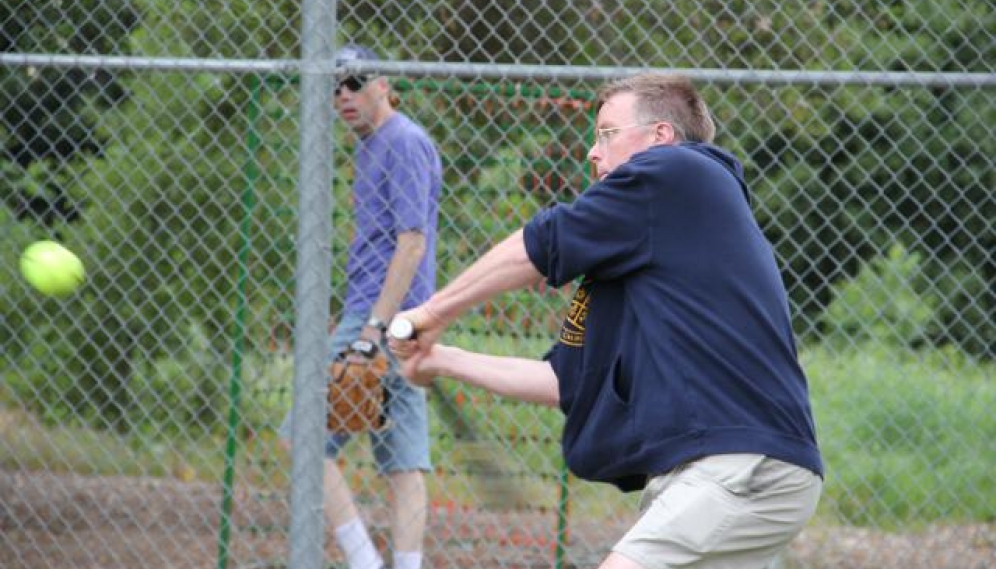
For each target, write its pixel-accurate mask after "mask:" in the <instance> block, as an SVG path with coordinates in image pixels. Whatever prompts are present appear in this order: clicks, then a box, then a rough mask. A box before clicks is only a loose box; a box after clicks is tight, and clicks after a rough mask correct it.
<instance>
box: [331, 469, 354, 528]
mask: <svg viewBox="0 0 996 569" xmlns="http://www.w3.org/2000/svg"><path fill="white" fill-rule="evenodd" d="M325 514H326V515H327V516H328V520H329V522H331V523H332V529H335V528H337V527H340V526H343V525H345V524H347V523H349V522H351V521H353V520H355V519H356V518H358V517H359V516H360V512H359V510H357V509H356V504H355V503H354V502H353V494H352V492H350V491H349V486H348V485H347V484H346V479H345V477H343V475H342V471H341V470H339V465H338V464H336V462H335V461H334V460H331V459H325Z"/></svg>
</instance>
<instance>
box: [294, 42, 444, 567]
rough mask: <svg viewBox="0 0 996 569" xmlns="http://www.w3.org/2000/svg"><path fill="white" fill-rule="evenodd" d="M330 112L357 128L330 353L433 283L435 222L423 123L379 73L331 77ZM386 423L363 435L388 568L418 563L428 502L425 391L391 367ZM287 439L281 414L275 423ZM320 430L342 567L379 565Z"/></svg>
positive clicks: (362, 336)
mask: <svg viewBox="0 0 996 569" xmlns="http://www.w3.org/2000/svg"><path fill="white" fill-rule="evenodd" d="M336 57H337V62H339V63H342V62H345V61H348V60H356V59H364V60H376V59H377V55H376V54H375V53H374V52H372V51H370V50H369V49H367V48H364V47H359V46H346V47H344V48H343V49H342V50H340V52H339V53H338V54H337V56H336ZM334 104H335V108H336V111H337V112H338V116H339V118H340V119H341V120H342V121H343V122H344V123H346V124H347V125H348V126H349V127H350V128H351V129H352V130H353V131H354V132H355V133H356V134H357V135H358V140H357V145H356V151H355V155H354V159H355V169H354V171H355V176H354V181H353V204H354V215H355V220H356V223H355V234H354V237H353V239H352V242H351V243H350V246H349V261H348V263H347V267H346V272H347V279H348V285H347V289H346V299H345V304H344V306H343V313H342V316H341V318H340V320H339V323H338V325H337V326H336V329H335V332H334V333H333V335H332V338H331V341H330V361H331V357H333V356H334V355H335V354H337V353H339V352H341V351H343V350H344V349H345V348H346V347H348V346H350V345H351V344H352V343H354V342H355V341H358V340H359V341H360V342H369V343H368V344H366V346H374V347H375V349H376V347H377V346H380V348H379V349H385V347H384V340H385V338H384V331H385V330H386V324H385V323H386V322H389V321H390V320H391V319H392V318H393V317H394V314H395V313H396V312H398V311H400V310H406V309H410V308H413V307H415V306H418V305H419V304H421V303H423V302H425V301H426V300H428V299H429V297H430V296H431V295H432V293H433V291H434V289H435V274H436V225H437V217H438V210H439V205H438V202H439V192H440V188H441V186H442V162H441V160H440V157H439V152H438V150H437V149H436V146H435V144H434V143H433V142H432V140H431V139H430V138H429V136H428V135H427V134H426V132H425V130H424V129H423V128H422V127H421V126H419V125H418V124H416V123H415V122H413V121H412V120H411V119H409V118H408V117H407V116H405V115H403V114H402V113H399V112H397V111H396V110H395V108H394V107H395V106H396V104H397V97H396V95H394V93H393V92H392V90H391V86H390V84H389V82H388V80H387V79H386V78H384V77H370V76H350V77H340V78H339V79H338V82H337V85H336V89H335V100H334ZM385 384H386V386H387V388H388V390H389V392H390V398H389V404H388V414H389V416H390V423H389V425H390V426H389V427H388V428H387V429H385V430H383V431H380V432H376V433H371V435H370V437H371V447H372V449H373V453H374V457H375V458H376V461H377V468H378V472H379V473H380V474H381V475H383V476H385V477H386V478H387V481H388V487H389V488H390V491H391V493H392V499H391V507H392V519H391V531H392V540H393V544H392V546H393V547H392V549H393V554H392V558H393V562H394V569H419V568H420V567H421V563H422V538H423V534H424V531H425V522H426V514H427V509H428V500H427V494H426V489H425V481H424V475H423V473H424V472H425V471H428V470H429V469H430V468H431V464H430V462H429V427H428V419H427V410H426V398H425V391H424V389H422V388H419V387H416V386H413V385H411V384H409V383H408V382H406V381H404V380H403V379H402V378H401V377H400V376H399V375H398V373H397V367H396V365H395V366H394V368H393V369H392V373H391V374H390V376H389V377H388V378H386V379H385ZM281 431H282V435H283V437H284V439H285V440H288V441H289V439H290V432H291V431H290V414H288V416H287V419H286V420H285V421H284V425H283V427H282V428H281ZM348 440H349V436H348V435H346V434H343V433H329V435H328V439H327V441H326V445H325V452H326V461H325V499H326V504H325V513H326V515H327V516H328V519H329V521H330V523H331V525H332V527H333V529H334V533H335V537H336V541H337V542H338V544H339V546H340V547H341V548H342V550H343V552H344V553H345V554H346V558H347V561H348V563H349V567H350V569H382V568H383V566H384V565H383V559H382V557H381V555H380V553H379V552H378V551H377V549H376V548H375V546H374V544H373V542H372V540H371V539H370V536H369V534H368V532H367V530H366V527H365V526H364V524H363V521H362V519H361V518H360V516H359V512H358V510H357V507H356V504H355V502H354V500H353V496H352V493H351V492H350V489H349V487H348V486H347V484H346V481H345V479H344V477H343V476H342V473H341V471H340V469H339V467H338V465H337V464H336V462H335V457H336V456H337V455H338V454H339V451H340V450H341V449H342V447H343V446H344V445H345V444H346V443H347V442H348Z"/></svg>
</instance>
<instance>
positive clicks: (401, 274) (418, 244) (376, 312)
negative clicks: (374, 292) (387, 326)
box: [370, 231, 425, 322]
mask: <svg viewBox="0 0 996 569" xmlns="http://www.w3.org/2000/svg"><path fill="white" fill-rule="evenodd" d="M424 256H425V236H423V235H422V234H421V233H419V232H415V231H409V232H405V233H401V234H400V235H398V244H397V247H396V248H395V250H394V255H393V256H392V257H391V262H390V263H389V264H388V267H387V276H386V277H385V278H384V286H383V287H382V288H381V292H380V296H378V297H377V301H376V302H375V303H374V305H373V308H372V309H371V311H370V313H371V316H376V317H377V318H379V319H380V320H382V321H384V322H388V321H389V320H390V319H391V318H392V317H393V316H394V314H395V313H396V312H397V311H398V308H400V306H401V303H402V302H403V301H404V299H405V295H406V294H408V290H409V289H410V288H411V286H412V281H413V280H414V279H415V274H416V273H417V272H418V266H419V264H420V263H421V262H422V257H424Z"/></svg>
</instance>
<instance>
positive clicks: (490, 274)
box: [426, 229, 543, 322]
mask: <svg viewBox="0 0 996 569" xmlns="http://www.w3.org/2000/svg"><path fill="white" fill-rule="evenodd" d="M542 278H543V275H542V274H540V272H539V271H537V270H536V267H535V266H533V264H532V262H531V261H530V260H529V256H528V255H527V254H526V246H525V242H524V241H523V237H522V230H521V229H520V230H518V231H516V232H515V233H513V234H511V235H509V236H508V237H507V238H505V240H503V241H502V242H501V243H499V244H498V245H495V246H494V247H493V248H492V249H491V250H490V251H488V252H487V253H485V254H484V256H482V257H481V258H480V259H478V260H477V261H476V262H475V263H474V264H473V265H471V266H470V267H469V268H467V269H466V270H465V271H464V272H463V273H461V274H460V276H458V277H457V278H456V279H454V280H453V281H452V282H450V284H448V285H446V287H444V288H443V289H442V290H440V291H439V292H437V293H436V294H434V295H433V296H432V298H431V299H430V300H429V301H428V302H427V303H426V306H427V308H428V309H429V310H430V311H431V312H432V314H433V315H435V316H436V317H437V318H439V319H441V320H442V321H443V322H452V321H453V320H455V319H456V318H457V317H459V316H460V315H461V314H463V313H464V312H465V311H466V310H467V309H468V308H470V307H472V306H475V305H477V304H479V303H481V302H483V301H485V300H487V299H489V298H492V297H494V296H495V295H497V294H499V293H502V292H506V291H510V290H516V289H520V288H523V287H526V286H528V285H531V284H535V283H537V282H539V281H540V280H541V279H542Z"/></svg>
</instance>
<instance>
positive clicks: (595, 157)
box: [588, 142, 602, 164]
mask: <svg viewBox="0 0 996 569" xmlns="http://www.w3.org/2000/svg"><path fill="white" fill-rule="evenodd" d="M601 159H602V155H601V152H600V149H599V147H598V143H597V142H596V143H594V144H592V145H591V148H589V149H588V162H591V163H592V164H598V162H599V161H601Z"/></svg>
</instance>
